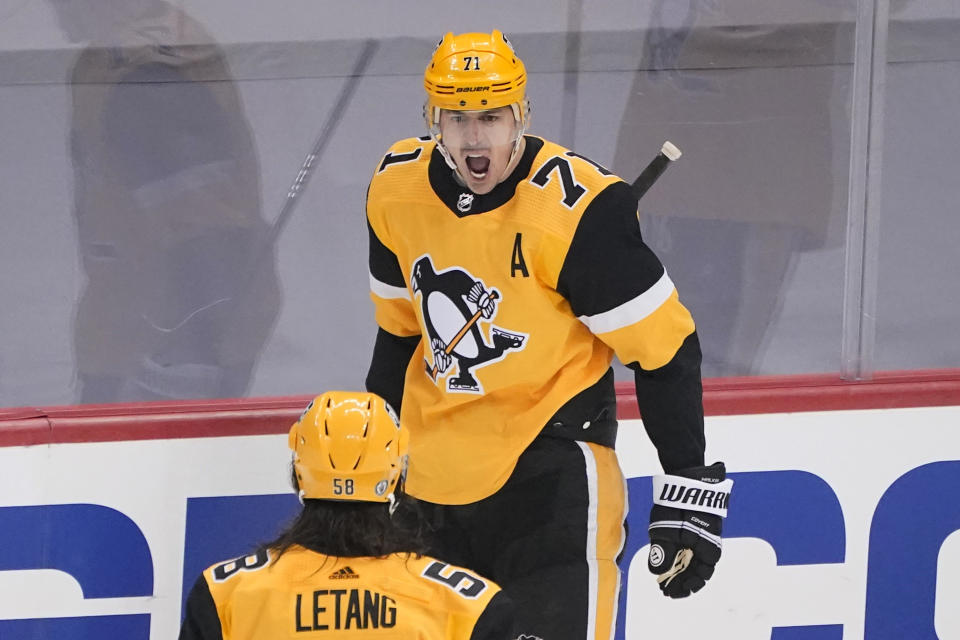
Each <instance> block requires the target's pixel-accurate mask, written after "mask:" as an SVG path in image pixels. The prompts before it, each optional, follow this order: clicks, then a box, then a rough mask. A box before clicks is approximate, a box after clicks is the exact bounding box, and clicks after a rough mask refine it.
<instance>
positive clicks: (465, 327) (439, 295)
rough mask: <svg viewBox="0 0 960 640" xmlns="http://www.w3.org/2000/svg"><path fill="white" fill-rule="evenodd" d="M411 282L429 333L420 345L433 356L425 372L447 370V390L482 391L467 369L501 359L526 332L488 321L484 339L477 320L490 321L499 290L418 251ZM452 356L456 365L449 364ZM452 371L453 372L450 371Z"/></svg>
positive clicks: (523, 339)
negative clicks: (437, 264)
mask: <svg viewBox="0 0 960 640" xmlns="http://www.w3.org/2000/svg"><path fill="white" fill-rule="evenodd" d="M410 287H411V288H412V289H413V292H414V295H419V296H420V310H421V312H422V317H423V323H424V326H425V327H426V330H427V335H428V336H429V337H430V344H429V348H428V349H425V351H427V350H429V351H431V352H432V354H433V362H432V363H431V362H430V361H429V360H426V359H425V361H424V365H425V367H426V371H427V375H429V376H430V377H431V378H432V379H433V380H437V379H438V377H442V376H444V375H445V374H448V373H449V374H451V375H450V377H449V378H447V390H448V391H452V392H460V393H477V394H481V393H483V386H482V385H481V384H480V382H479V381H478V380H477V379H476V378H475V377H474V376H473V375H472V374H471V370H472V369H477V368H479V367H482V366H484V365H487V364H490V363H491V362H497V361H499V360H502V359H503V358H504V357H506V356H505V353H506V352H507V351H512V350H517V349H523V347H524V345H525V343H526V341H527V338H528V337H529V336H528V335H527V334H523V333H518V332H513V331H506V330H504V329H501V328H500V327H497V326H494V325H492V324H491V325H490V336H491V338H492V339H491V341H490V342H487V338H486V336H485V335H484V332H483V331H482V330H481V325H480V323H481V322H484V321H487V322H489V321H490V320H492V319H493V317H494V315H495V314H496V313H497V301H498V300H499V299H500V292H499V291H497V290H496V289H493V288H488V287H486V286H485V285H484V283H483V282H482V281H481V280H478V279H477V278H474V277H473V276H472V275H471V274H470V273H468V272H467V271H465V270H463V269H460V268H451V269H446V270H444V271H440V272H438V271H437V270H436V268H434V266H433V260H431V258H430V256H429V255H426V256H423V257H422V258H420V259H419V260H417V261H416V263H415V264H414V265H413V273H412V274H411V277H410ZM454 360H456V361H457V366H456V367H455V368H451V365H452V364H453V361H454ZM454 372H456V375H452V374H453V373H454Z"/></svg>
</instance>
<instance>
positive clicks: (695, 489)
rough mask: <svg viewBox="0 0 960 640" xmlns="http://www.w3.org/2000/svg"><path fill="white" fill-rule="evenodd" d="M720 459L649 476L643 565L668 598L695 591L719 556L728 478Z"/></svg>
mask: <svg viewBox="0 0 960 640" xmlns="http://www.w3.org/2000/svg"><path fill="white" fill-rule="evenodd" d="M726 476H727V471H726V468H725V467H724V464H723V463H722V462H716V463H714V464H712V465H710V466H709V467H691V468H689V469H681V470H679V471H675V472H674V473H673V474H672V475H662V476H654V478H653V508H652V509H651V510H650V555H649V557H648V559H647V568H648V569H649V570H650V572H651V573H654V574H656V576H657V583H658V584H659V585H660V591H662V592H663V594H664V595H666V596H669V597H671V598H685V597H686V596H688V595H690V594H691V593H696V592H697V591H699V590H700V589H702V588H703V586H704V585H705V584H706V582H707V580H709V579H710V577H711V576H712V575H713V570H714V567H715V566H716V564H717V561H718V560H719V559H720V550H721V546H722V544H721V543H722V541H721V538H720V532H721V529H722V523H723V518H725V517H727V505H728V504H729V501H730V489H731V488H732V487H733V480H728V479H727V477H726Z"/></svg>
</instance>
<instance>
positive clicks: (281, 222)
mask: <svg viewBox="0 0 960 640" xmlns="http://www.w3.org/2000/svg"><path fill="white" fill-rule="evenodd" d="M378 46H379V43H378V41H377V40H374V39H370V40H367V41H366V42H365V43H364V44H363V49H362V50H361V52H360V56H359V57H358V58H357V61H356V63H355V64H354V65H353V70H352V71H351V72H350V75H349V76H347V80H346V82H345V83H344V85H343V88H342V89H341V90H340V95H339V96H337V101H336V102H335V103H334V105H333V107H332V108H331V109H330V111H329V113H328V114H327V119H326V120H325V121H324V123H323V127H322V128H321V129H320V133H319V134H318V135H317V137H316V139H315V140H314V142H313V147H312V148H311V149H310V153H308V154H307V157H306V158H304V160H303V165H301V167H300V171H299V172H298V173H297V176H296V177H295V178H294V179H293V182H292V183H291V184H290V188H289V189H288V190H287V197H286V199H284V201H283V206H282V207H281V208H280V214H279V215H278V216H277V220H276V221H275V222H274V223H273V227H272V228H271V229H270V239H271V243H270V244H272V241H273V240H276V238H277V236H279V235H280V232H281V231H282V230H283V227H284V226H285V225H286V224H287V221H288V220H289V219H290V215H291V214H292V213H293V210H294V208H295V207H296V204H297V199H298V198H299V196H300V193H301V192H302V191H303V190H304V188H305V187H306V185H307V182H308V181H309V180H310V176H311V175H313V169H314V163H315V162H316V160H317V158H319V157H320V156H321V155H322V154H323V150H324V149H325V148H326V146H327V144H328V143H329V142H330V139H331V138H332V137H333V132H334V130H335V129H336V127H337V125H338V124H339V123H340V120H341V119H342V118H343V114H344V112H346V110H347V105H348V104H349V103H350V99H351V98H353V94H354V93H355V92H356V90H357V85H359V84H360V80H361V78H363V75H364V72H365V71H366V69H367V67H368V66H369V65H370V60H371V59H373V54H374V53H375V52H376V50H377V47H378Z"/></svg>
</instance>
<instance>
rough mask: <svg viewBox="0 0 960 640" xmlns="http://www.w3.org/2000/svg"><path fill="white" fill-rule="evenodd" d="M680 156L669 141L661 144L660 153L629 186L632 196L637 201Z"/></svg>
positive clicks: (675, 147)
mask: <svg viewBox="0 0 960 640" xmlns="http://www.w3.org/2000/svg"><path fill="white" fill-rule="evenodd" d="M680 155H681V152H680V149H678V148H677V146H676V145H675V144H673V143H672V142H670V141H669V140H667V141H666V142H664V143H663V146H662V147H661V148H660V153H658V154H657V155H656V157H655V158H654V159H653V160H651V161H650V164H648V165H647V167H646V168H645V169H644V170H643V171H641V172H640V175H639V176H637V179H636V180H634V181H633V184H632V185H630V187H631V189H632V190H633V195H635V196H636V197H637V200H639V199H640V198H642V197H643V196H644V195H645V194H646V193H647V191H648V190H649V189H650V187H652V186H653V183H654V182H656V181H657V179H658V178H659V177H660V176H661V175H663V172H664V171H666V170H667V167H669V166H670V163H671V162H673V161H674V160H676V159H677V158H679V157H680Z"/></svg>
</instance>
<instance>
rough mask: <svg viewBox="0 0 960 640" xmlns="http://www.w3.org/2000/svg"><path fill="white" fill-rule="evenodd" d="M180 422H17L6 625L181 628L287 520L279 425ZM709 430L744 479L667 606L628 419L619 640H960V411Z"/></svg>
mask: <svg viewBox="0 0 960 640" xmlns="http://www.w3.org/2000/svg"><path fill="white" fill-rule="evenodd" d="M281 421H282V420H281ZM103 422H104V421H101V423H98V424H92V425H88V427H87V428H89V429H94V430H101V432H102V430H103V429H104V428H106V427H104V424H102V423H103ZM181 422H183V423H184V424H186V426H185V427H184V428H185V429H186V431H183V430H181V431H180V432H176V433H174V432H171V431H170V430H169V429H165V428H153V429H152V430H151V427H150V424H149V421H145V423H144V427H143V429H142V430H141V432H139V433H138V435H137V436H136V437H140V438H146V439H139V440H112V441H101V442H96V441H93V442H89V441H86V442H85V441H78V442H44V438H43V437H35V438H34V439H33V440H31V436H30V435H29V434H30V432H31V430H30V429H29V428H27V429H24V430H23V431H22V433H21V434H20V435H19V436H16V437H13V436H10V435H9V433H10V432H9V430H8V435H7V437H6V440H5V441H0V442H2V444H5V445H6V446H2V447H0V637H2V638H7V637H10V638H37V637H39V638H46V637H49V638H55V637H69V638H74V639H86V638H91V639H92V638H103V637H120V638H126V639H129V640H160V639H161V638H171V637H176V634H177V628H178V626H179V621H180V615H181V605H182V600H183V597H184V594H185V591H186V590H188V589H189V587H190V585H191V584H192V583H193V581H194V579H195V578H196V576H197V575H198V572H199V571H200V570H202V569H203V568H204V567H206V566H207V565H209V564H211V563H213V562H215V561H217V560H221V559H224V558H227V557H232V556H235V555H241V554H243V553H245V552H246V551H248V550H249V548H250V546H251V545H252V544H255V543H256V542H258V541H263V540H265V539H267V538H269V537H270V536H271V535H272V534H273V533H275V532H276V531H277V529H278V527H279V526H281V525H282V523H283V522H285V521H286V519H288V518H289V517H290V515H291V514H293V513H294V512H295V510H296V508H297V506H298V505H297V502H296V500H295V499H294V498H293V496H292V495H291V493H290V491H289V487H288V484H287V478H288V475H287V473H288V466H287V465H288V463H289V452H288V451H287V448H286V436H285V435H284V434H281V433H266V434H255V432H256V428H251V429H250V430H249V431H248V432H251V433H254V434H253V435H224V436H210V437H183V436H184V435H192V436H196V435H204V434H206V433H207V432H208V431H216V429H206V428H204V427H200V428H194V429H193V432H192V433H188V432H189V431H190V420H189V419H187V420H181ZM274 422H277V420H274ZM198 424H202V420H200V421H198ZM236 424H238V425H242V420H240V419H238V420H237V421H236ZM83 428H84V427H83V426H82V425H81V426H80V427H78V429H79V431H78V432H77V433H78V434H80V435H77V436H76V437H73V438H67V439H74V440H81V439H83V438H84V437H86V436H84V435H82V433H81V432H82V431H83ZM275 431H277V430H276V429H275ZM164 432H166V435H167V437H163V436H164ZM233 432H234V433H237V432H240V433H244V430H243V428H240V429H234V430H233ZM124 433H129V432H124V431H123V430H120V431H118V432H117V434H116V435H119V436H121V437H122V436H123V435H124ZM172 435H176V436H177V437H170V436H172ZM707 437H708V452H707V459H708V462H710V461H713V460H718V459H722V460H724V461H725V462H726V463H727V467H728V470H729V471H730V472H731V477H733V478H734V480H735V485H734V489H733V494H732V496H731V505H730V516H729V518H728V519H727V521H726V523H725V531H724V537H725V543H724V551H723V558H722V559H721V562H720V564H719V566H718V569H717V573H716V575H715V577H714V578H713V580H711V581H710V583H709V584H708V586H707V588H706V589H705V590H704V591H703V592H701V593H699V594H697V595H696V596H694V597H692V598H689V599H687V600H681V601H670V600H667V599H665V598H663V597H662V596H660V594H659V592H658V591H657V589H656V586H655V583H654V580H653V578H652V577H651V576H650V575H649V574H648V573H647V571H646V567H645V557H646V546H645V544H646V541H645V530H646V519H647V512H648V509H649V505H650V500H651V497H650V475H651V474H654V473H657V472H658V471H659V465H658V463H657V460H656V455H655V451H654V450H653V448H652V447H651V445H650V444H649V442H648V441H647V439H646V436H645V434H644V432H643V426H642V424H641V423H640V422H639V421H638V420H624V421H623V422H622V423H621V427H620V436H619V440H618V455H619V457H620V460H621V465H622V467H623V470H624V473H625V475H626V476H627V478H628V488H629V500H630V514H629V518H628V519H629V525H630V531H631V537H630V539H629V540H628V543H627V546H626V548H625V549H624V556H623V561H622V570H623V572H624V576H623V580H622V585H623V586H622V591H621V598H620V607H619V616H618V626H617V630H616V637H617V638H658V637H671V634H673V633H675V632H676V629H677V625H678V624H679V622H680V621H683V620H689V621H696V622H693V624H695V627H696V628H698V629H700V630H702V631H704V632H705V633H706V631H705V630H708V629H710V630H711V631H709V633H706V635H710V636H711V637H720V638H737V639H739V640H760V639H767V638H773V639H775V640H812V639H814V638H816V639H818V640H821V639H826V640H832V639H837V640H839V639H840V638H844V639H851V638H867V639H869V640H879V639H887V638H889V639H894V638H897V639H903V638H911V639H914V638H915V639H927V638H929V639H933V638H940V639H946V638H960V611H958V607H957V603H960V407H957V406H942V407H913V408H896V409H868V410H839V411H824V412H802V413H766V414H756V415H714V416H710V417H708V418H707ZM15 440H19V441H20V442H37V441H39V443H38V444H31V445H27V446H23V445H22V444H16V443H14V444H11V441H15ZM545 588H548V586H547V585H545Z"/></svg>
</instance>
